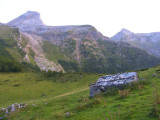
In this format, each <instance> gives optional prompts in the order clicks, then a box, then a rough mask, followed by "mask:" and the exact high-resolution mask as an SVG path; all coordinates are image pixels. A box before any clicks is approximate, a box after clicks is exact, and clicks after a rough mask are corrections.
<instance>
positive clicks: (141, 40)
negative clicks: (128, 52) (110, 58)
mask: <svg viewBox="0 0 160 120" xmlns="http://www.w3.org/2000/svg"><path fill="white" fill-rule="evenodd" d="M111 40H112V41H116V42H119V41H123V42H126V43H129V44H130V45H132V46H134V47H138V48H140V49H142V50H145V51H146V52H148V53H149V54H151V55H154V56H156V57H159V58H160V48H159V44H160V32H153V33H133V32H130V31H128V30H124V29H122V30H121V31H120V32H118V33H117V34H116V35H114V36H113V37H111Z"/></svg>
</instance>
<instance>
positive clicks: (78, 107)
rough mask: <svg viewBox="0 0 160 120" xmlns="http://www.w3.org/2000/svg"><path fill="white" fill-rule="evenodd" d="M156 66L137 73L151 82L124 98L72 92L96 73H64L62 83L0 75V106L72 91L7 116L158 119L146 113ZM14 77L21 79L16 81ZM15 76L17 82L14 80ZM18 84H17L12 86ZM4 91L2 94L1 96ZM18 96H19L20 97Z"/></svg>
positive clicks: (20, 118)
mask: <svg viewBox="0 0 160 120" xmlns="http://www.w3.org/2000/svg"><path fill="white" fill-rule="evenodd" d="M157 69H160V67H157V68H151V69H149V70H146V71H140V72H138V74H139V77H140V78H141V79H145V80H147V81H150V82H149V83H150V84H147V85H144V86H141V88H138V89H136V90H130V92H129V95H128V96H127V97H126V98H124V99H122V98H120V95H118V94H117V95H115V96H98V97H95V98H93V99H89V98H88V95H89V90H84V91H81V92H75V93H74V91H77V90H81V89H84V88H87V86H88V84H89V83H91V82H94V81H96V79H97V78H98V75H93V74H90V75H87V74H85V75H83V77H82V78H79V77H80V75H79V74H72V75H71V74H68V75H67V74H66V75H65V76H64V78H65V79H66V80H65V82H64V81H61V82H63V83H56V82H52V81H51V80H49V81H45V80H43V81H36V80H38V79H42V77H39V78H38V77H37V74H34V73H19V75H18V74H8V75H6V74H0V76H1V77H0V78H1V84H2V83H3V84H2V85H0V89H1V90H0V92H1V94H2V97H1V98H3V99H1V101H0V103H2V104H1V106H4V105H8V104H11V100H13V101H12V102H20V101H23V102H24V101H28V100H32V99H40V98H42V97H39V95H41V94H43V93H45V94H47V96H46V98H47V97H48V98H49V97H51V96H57V95H61V94H63V93H64V91H65V93H68V92H69V93H70V92H73V94H66V95H62V96H58V97H53V98H51V99H44V100H38V101H36V102H35V104H36V105H35V106H34V105H32V104H33V103H34V102H30V103H28V104H29V105H28V106H27V107H26V108H25V109H22V110H21V111H19V112H16V113H13V114H11V115H10V116H9V118H11V119H13V120H14V119H15V120H24V119H26V120H27V119H28V120H56V119H58V120H59V119H60V120H61V119H62V120H63V119H68V120H97V119H101V120H104V119H109V120H157V118H154V117H151V116H149V113H150V112H151V110H152V108H153V106H152V105H153V103H154V99H155V97H154V95H153V92H154V90H155V89H154V88H153V85H155V86H156V87H157V88H158V92H160V89H159V85H160V79H159V76H160V73H158V72H157V76H156V77H152V75H153V74H154V73H156V71H155V70H157ZM8 76H10V77H8ZM11 76H12V77H11ZM24 76H26V78H25V77H24ZM27 76H28V77H27ZM71 76H72V77H71ZM77 77H78V78H79V80H78V81H74V80H77ZM9 78H10V81H8V83H5V82H2V81H4V80H6V79H9ZM17 78H20V79H19V80H18V79H17ZM31 78H32V79H31ZM16 79H17V82H15V80H16ZM55 80H57V81H59V80H62V79H60V78H57V79H55ZM67 80H68V81H67ZM22 81H23V82H22ZM71 81H72V82H71ZM21 82H22V83H23V84H22V83H21ZM17 83H19V84H20V86H19V87H13V85H14V84H17ZM71 83H72V84H71ZM7 86H8V87H7ZM28 86H30V87H28ZM42 87H43V89H42ZM52 89H53V90H54V91H52V92H51V91H50V90H52ZM20 90H21V91H20ZM6 91H7V92H6ZM4 92H5V95H3V94H4ZM28 92H29V93H28ZM31 92H32V94H31ZM6 94H7V95H6ZM5 96H8V97H5ZM18 96H21V99H20V97H19V98H18ZM82 96H83V97H82ZM8 99H10V100H8ZM45 103H47V104H45ZM67 112H69V113H70V116H66V115H65V113H67Z"/></svg>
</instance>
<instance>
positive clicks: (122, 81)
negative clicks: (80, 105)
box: [90, 72, 139, 97]
mask: <svg viewBox="0 0 160 120" xmlns="http://www.w3.org/2000/svg"><path fill="white" fill-rule="evenodd" d="M138 80H139V78H138V75H137V73H136V72H126V73H122V74H120V73H118V74H115V75H106V76H103V77H100V78H99V79H98V81H97V82H96V83H94V84H92V85H90V97H93V96H95V94H99V93H101V92H104V91H106V90H107V89H108V88H109V87H112V86H118V87H120V86H122V85H126V84H130V83H132V82H135V81H138Z"/></svg>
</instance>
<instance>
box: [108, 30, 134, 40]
mask: <svg viewBox="0 0 160 120" xmlns="http://www.w3.org/2000/svg"><path fill="white" fill-rule="evenodd" d="M128 36H132V37H133V36H134V33H133V32H131V31H129V30H127V29H125V28H123V29H122V30H121V31H120V32H118V33H117V34H116V35H114V36H113V37H111V40H113V41H121V39H122V38H124V37H128Z"/></svg>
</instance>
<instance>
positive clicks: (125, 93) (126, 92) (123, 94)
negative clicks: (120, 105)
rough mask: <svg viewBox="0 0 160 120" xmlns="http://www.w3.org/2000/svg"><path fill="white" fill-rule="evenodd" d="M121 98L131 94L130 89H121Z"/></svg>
mask: <svg viewBox="0 0 160 120" xmlns="http://www.w3.org/2000/svg"><path fill="white" fill-rule="evenodd" d="M118 93H119V95H120V98H126V97H127V96H128V95H129V90H119V91H118Z"/></svg>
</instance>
